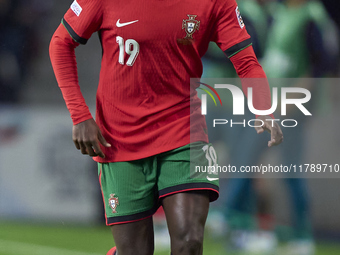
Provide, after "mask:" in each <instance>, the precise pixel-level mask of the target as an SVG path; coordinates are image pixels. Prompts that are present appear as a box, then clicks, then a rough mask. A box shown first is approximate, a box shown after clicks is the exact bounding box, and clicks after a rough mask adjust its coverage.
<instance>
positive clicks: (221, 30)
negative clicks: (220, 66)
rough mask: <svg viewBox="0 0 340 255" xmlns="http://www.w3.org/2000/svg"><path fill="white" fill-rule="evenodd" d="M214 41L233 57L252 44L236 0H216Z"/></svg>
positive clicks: (229, 56) (228, 55)
mask: <svg viewBox="0 0 340 255" xmlns="http://www.w3.org/2000/svg"><path fill="white" fill-rule="evenodd" d="M214 10H215V25H214V28H213V41H214V42H215V43H216V44H217V45H218V47H220V49H221V50H222V51H223V52H224V53H225V54H226V55H227V57H228V58H231V57H232V56H234V55H235V54H236V53H238V52H239V51H241V50H242V49H245V48H247V47H248V46H250V45H251V44H252V42H251V38H250V35H249V34H248V32H247V30H246V28H245V25H244V22H243V19H242V16H241V13H240V11H239V9H238V6H237V3H236V1H235V0H216V5H215V9H214Z"/></svg>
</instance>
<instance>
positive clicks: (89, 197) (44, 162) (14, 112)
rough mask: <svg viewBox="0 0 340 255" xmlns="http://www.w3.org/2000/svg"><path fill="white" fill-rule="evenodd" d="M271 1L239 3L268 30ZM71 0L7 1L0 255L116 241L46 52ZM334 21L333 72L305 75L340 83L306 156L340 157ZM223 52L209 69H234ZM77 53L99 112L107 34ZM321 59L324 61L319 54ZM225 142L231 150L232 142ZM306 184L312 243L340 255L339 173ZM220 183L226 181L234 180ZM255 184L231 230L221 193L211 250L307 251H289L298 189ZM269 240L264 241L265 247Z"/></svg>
mask: <svg viewBox="0 0 340 255" xmlns="http://www.w3.org/2000/svg"><path fill="white" fill-rule="evenodd" d="M242 1H243V2H242ZM294 1H295V0H294ZM294 1H287V2H294ZM246 2H247V4H249V5H247V4H245V3H246ZM264 2H265V3H264ZM267 2H269V3H267ZM273 2H275V1H256V0H239V1H238V3H239V4H240V10H241V13H242V14H243V13H244V20H245V23H246V25H247V27H248V23H249V24H250V25H249V29H253V30H256V29H259V30H260V31H261V30H264V32H266V31H270V25H272V24H275V18H276V13H278V10H276V9H274V10H270V11H271V15H268V18H266V19H264V20H263V22H264V23H263V24H264V25H263V26H265V27H262V26H260V25H258V24H256V25H254V27H252V25H251V24H252V20H251V16H252V14H253V13H255V11H256V10H261V8H262V11H267V10H268V8H269V7H268V6H269V4H273ZM300 2H301V3H300ZM303 2H305V1H301V0H296V1H295V2H294V3H295V4H297V5H298V4H305V3H303ZM307 2H308V1H307ZM313 2H316V1H313ZM294 3H293V5H294ZM70 4H71V1H69V0H59V1H55V0H25V1H22V0H0V255H14V254H15V255H21V254H26V255H27V254H32V255H40V254H41V255H42V254H51V255H54V254H64V255H90V254H93V255H97V254H98V255H99V254H106V252H107V251H108V250H109V249H110V248H111V247H112V246H113V240H112V237H111V234H110V230H109V228H107V227H105V226H104V221H103V211H102V209H101V208H102V200H101V195H100V190H99V184H98V181H97V178H98V177H97V168H96V164H95V163H94V162H93V161H92V160H91V159H90V158H88V157H84V156H82V155H80V153H78V151H77V150H75V149H74V146H73V143H72V139H71V127H72V122H71V119H70V118H69V113H68V111H67V109H66V107H65V105H64V102H63V99H62V96H61V93H60V91H59V88H58V86H57V83H56V80H55V78H54V74H53V71H52V67H51V65H50V61H49V56H48V46H49V40H50V38H51V36H52V34H53V32H54V30H55V29H56V27H57V26H58V25H59V23H60V20H61V17H62V16H63V14H64V12H65V11H66V10H67V8H68V7H69V5H70ZM267 4H268V5H267ZM252 6H255V7H256V8H258V7H260V9H256V8H255V7H254V8H251V7H252ZM265 6H266V7H265ZM315 6H319V7H317V8H316V9H313V10H314V11H318V10H319V11H320V12H322V10H321V9H322V5H321V4H320V3H319V2H317V5H315ZM249 8H250V9H249ZM270 8H272V7H270ZM270 8H269V9H270ZM313 8H314V7H313ZM334 8H335V7H334ZM338 10H339V9H338ZM302 13H303V11H302V12H301V13H298V12H297V13H296V14H295V15H302ZM254 15H255V14H254ZM257 15H259V17H260V16H261V15H262V14H261V13H257ZM327 19H328V22H330V23H327V24H331V25H328V26H326V27H322V26H320V27H318V28H319V30H318V32H317V33H320V34H322V35H323V36H324V37H326V38H329V40H328V42H330V45H332V46H329V47H326V48H327V50H328V51H329V50H330V51H331V52H330V53H329V54H330V55H331V56H333V57H334V58H335V60H334V59H333V58H331V59H328V60H327V61H328V63H331V68H329V69H332V70H331V71H330V72H324V73H321V74H319V73H318V72H317V73H316V74H315V75H314V73H313V72H308V73H305V74H304V77H324V78H325V77H328V78H333V80H332V81H333V83H334V84H336V85H333V86H329V88H328V90H327V91H328V92H327V93H325V94H326V96H325V101H324V103H323V104H322V105H321V106H322V107H319V109H317V110H316V111H315V112H316V113H315V114H313V118H312V119H311V120H309V121H308V128H306V129H304V132H303V134H304V136H305V140H306V141H307V147H306V148H307V149H306V150H304V153H303V162H304V163H328V164H336V163H338V164H339V163H340V161H339V155H340V154H339V153H340V146H339V142H340V140H339V136H338V125H339V124H340V119H339V117H338V116H339V115H338V112H339V110H340V104H339V100H338V99H339V98H340V97H339V96H340V90H339V88H338V87H337V86H338V85H339V81H340V79H337V77H339V65H338V64H339V62H340V61H339V54H338V48H339V45H340V44H339V39H338V37H339V30H338V28H337V27H336V25H335V24H334V23H333V22H332V21H331V19H330V18H327ZM268 24H269V25H268ZM294 24H295V23H294ZM256 26H259V27H258V28H256ZM267 26H268V27H267ZM323 29H324V30H323ZM329 31H331V33H327V32H329ZM257 32H258V31H257ZM282 32H283V31H282ZM254 33H256V31H255V32H254ZM324 34H325V35H324ZM267 36H268V35H267V33H263V34H262V35H261V33H259V34H257V35H256V37H257V38H256V40H257V42H258V43H259V44H260V45H261V46H259V47H260V48H262V51H264V49H266V47H267V46H266V43H267V42H268V41H269V39H268V38H267ZM301 36H302V35H301ZM303 36H304V35H303ZM296 40H299V39H298V38H296ZM326 41H327V40H326ZM334 42H335V46H334ZM307 47H309V46H306V48H307ZM215 50H216V49H215V48H214V47H211V49H210V50H209V52H208V54H207V56H206V57H205V60H204V65H205V67H206V70H207V71H206V73H205V75H206V76H208V77H209V76H210V77H225V76H228V75H229V73H228V74H226V72H227V70H228V72H229V70H231V69H230V66H229V64H228V62H227V59H226V58H225V57H224V56H223V54H222V53H221V52H219V53H218V54H216V51H215ZM76 53H77V61H78V68H79V78H80V84H81V89H82V91H83V94H84V97H85V99H86V101H87V103H88V104H89V105H90V107H91V109H92V111H93V110H94V105H95V94H96V87H97V80H98V77H99V70H100V60H101V49H100V43H99V40H98V39H97V38H96V37H95V36H93V37H92V38H91V40H89V42H88V44H87V45H86V46H85V47H84V46H82V47H79V48H78V49H77V51H76ZM321 53H322V54H323V52H321ZM261 56H262V57H263V56H265V53H263V52H262V55H261ZM221 58H222V59H221ZM281 60H282V59H281ZM314 60H315V59H314ZM314 60H310V61H314ZM318 61H321V60H319V59H317V60H316V61H314V62H317V63H318ZM213 63H217V65H215V66H214V64H213ZM279 63H280V59H279ZM316 66H317V65H316ZM317 68H320V67H317ZM311 69H313V68H311ZM318 70H319V69H318ZM326 71H327V70H326ZM230 72H231V73H230V76H232V75H233V74H232V71H230ZM318 93H319V92H318ZM318 95H319V94H316V95H315V96H316V97H318ZM219 146H220V147H221V148H220V151H221V152H222V153H223V152H225V153H226V154H227V152H228V150H229V149H228V147H227V146H226V147H225V148H224V147H223V144H222V145H221V144H220V145H219ZM277 154H278V153H277V152H276V151H274V152H272V153H265V154H264V155H263V158H264V159H263V160H264V161H265V160H266V158H271V159H272V158H274V161H275V160H276V161H275V162H276V163H277V164H279V163H280V159H279V158H278V156H277ZM222 158H223V157H222ZM275 162H274V163H275ZM339 177H340V175H339ZM307 184H308V193H309V195H308V196H309V201H310V211H309V212H310V215H311V229H312V236H311V237H310V239H309V240H308V241H310V243H311V244H312V245H315V250H314V251H313V253H314V252H315V254H318V255H319V254H320V255H336V254H340V219H339V215H340V203H339V201H340V189H339V186H340V179H339V178H332V179H326V178H319V179H307ZM221 185H223V187H226V186H227V185H228V180H225V181H223V182H222V183H221ZM255 186H256V187H255V188H254V190H255V191H256V192H258V193H260V199H258V200H257V205H258V208H260V209H259V210H258V211H257V212H256V213H255V214H253V215H247V216H246V217H240V218H241V221H242V220H246V219H248V218H251V221H253V222H256V224H255V225H254V226H252V227H246V228H245V229H243V228H242V227H239V228H240V229H238V227H236V229H233V228H232V226H231V223H230V222H228V217H226V216H225V215H226V213H225V205H226V204H227V203H228V201H227V200H228V196H227V194H226V193H223V192H221V198H220V201H219V202H217V203H216V204H215V205H212V209H211V213H210V216H209V218H208V222H207V232H206V239H205V250H204V254H207V255H208V254H209V255H215V254H216V255H220V254H296V255H305V254H306V255H309V254H307V253H303V251H301V252H299V251H297V250H296V249H295V250H294V246H290V247H291V248H290V250H286V248H287V247H286V245H287V244H289V242H290V241H291V240H292V239H293V238H292V234H291V233H292V231H293V230H292V229H294V226H292V223H291V217H290V215H291V210H292V208H291V203H290V199H291V197H292V196H289V195H288V194H287V193H288V191H287V189H286V187H285V184H284V183H283V182H282V181H281V180H280V179H264V180H262V179H261V180H257V181H256V185H255ZM223 190H225V189H224V188H222V191H223ZM255 191H254V192H255ZM262 200H263V201H262ZM261 208H262V210H261ZM263 208H265V209H263ZM263 212H264V213H263ZM241 216H242V215H241ZM157 218H158V219H157V220H156V222H157V224H156V234H158V239H156V248H157V249H156V253H155V254H158V255H163V254H169V249H168V246H167V245H168V239H167V238H168V237H167V235H166V233H164V222H163V219H162V216H158V217H157ZM241 225H242V224H241ZM293 241H294V240H293ZM251 242H253V243H254V242H255V244H254V246H252V247H250V248H249V247H245V246H247V245H245V244H244V243H246V244H249V243H251ZM132 243H133V240H132ZM261 243H263V246H262V247H259V246H261V245H260V244H261ZM310 243H309V244H310ZM292 247H293V248H292ZM294 252H295V253H294ZM310 255H312V254H310Z"/></svg>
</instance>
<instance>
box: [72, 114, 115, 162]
mask: <svg viewBox="0 0 340 255" xmlns="http://www.w3.org/2000/svg"><path fill="white" fill-rule="evenodd" d="M72 137H73V142H74V145H75V146H76V148H77V149H78V150H80V151H81V153H82V154H85V155H89V156H91V157H96V156H99V157H102V158H104V157H105V155H104V153H103V151H102V149H101V147H100V144H102V145H103V146H105V147H111V145H110V144H109V143H108V142H107V141H106V140H105V139H104V137H103V136H102V134H101V132H100V130H99V128H98V126H97V124H96V123H95V121H94V120H93V119H89V120H86V121H83V122H81V123H79V124H77V125H74V126H73V131H72Z"/></svg>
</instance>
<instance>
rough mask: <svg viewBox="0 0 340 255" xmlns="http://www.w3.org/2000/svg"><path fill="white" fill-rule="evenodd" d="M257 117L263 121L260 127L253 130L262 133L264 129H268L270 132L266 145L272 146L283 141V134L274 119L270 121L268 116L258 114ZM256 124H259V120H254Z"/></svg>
mask: <svg viewBox="0 0 340 255" xmlns="http://www.w3.org/2000/svg"><path fill="white" fill-rule="evenodd" d="M257 119H260V120H262V121H263V123H264V124H263V126H262V127H255V130H256V132H257V133H258V134H261V133H263V132H264V131H268V132H269V133H270V136H271V137H270V141H268V147H272V146H275V145H279V144H280V143H282V141H283V134H282V131H281V128H280V126H279V124H277V122H275V121H270V119H271V117H270V116H258V117H257ZM266 119H267V120H266ZM255 125H256V126H260V125H261V122H260V121H256V124H255Z"/></svg>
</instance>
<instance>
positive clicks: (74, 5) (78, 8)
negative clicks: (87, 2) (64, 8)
mask: <svg viewBox="0 0 340 255" xmlns="http://www.w3.org/2000/svg"><path fill="white" fill-rule="evenodd" d="M71 10H72V11H73V12H74V13H75V14H76V15H77V16H78V17H79V15H80V13H81V11H82V10H83V8H81V6H80V5H79V4H78V3H77V0H74V1H73V3H72V4H71Z"/></svg>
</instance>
